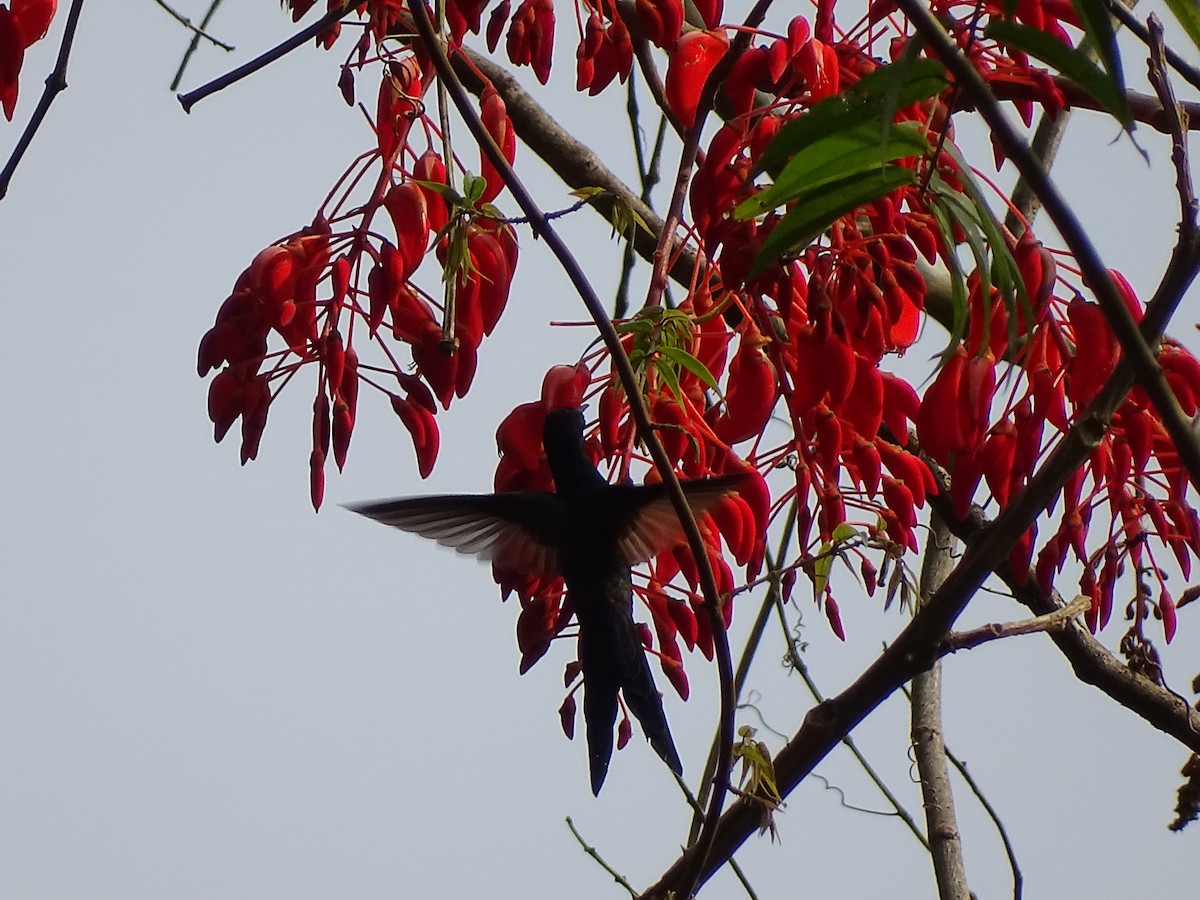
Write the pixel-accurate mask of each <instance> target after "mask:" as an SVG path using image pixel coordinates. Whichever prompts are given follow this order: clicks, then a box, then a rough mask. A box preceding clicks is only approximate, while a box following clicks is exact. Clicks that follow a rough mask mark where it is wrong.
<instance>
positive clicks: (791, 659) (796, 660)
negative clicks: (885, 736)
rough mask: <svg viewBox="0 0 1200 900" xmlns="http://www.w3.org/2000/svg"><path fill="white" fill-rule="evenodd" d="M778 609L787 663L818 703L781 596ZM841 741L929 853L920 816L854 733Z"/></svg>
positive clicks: (818, 692)
mask: <svg viewBox="0 0 1200 900" xmlns="http://www.w3.org/2000/svg"><path fill="white" fill-rule="evenodd" d="M775 609H776V611H777V613H778V614H779V624H780V627H781V628H782V629H783V636H784V644H785V646H786V647H787V656H788V663H789V664H790V665H791V667H792V669H793V670H794V671H795V672H796V673H797V674H799V676H800V677H801V679H803V681H804V684H805V686H806V687H807V688H808V692H809V693H810V694H812V698H813V699H814V700H816V701H817V703H818V704H820V703H824V702H825V696H824V694H822V693H821V689H820V688H819V687H817V683H816V681H815V680H814V679H813V677H812V673H811V672H810V671H809V669H808V664H807V663H805V662H804V659H803V658H802V657H801V656H800V654H799V653H798V652H797V651H796V646H795V643H794V641H793V640H792V639H791V632H790V631H789V630H788V621H787V612H786V611H785V610H784V608H783V603H782V602H780V601H779V600H778V599H777V600H776V602H775ZM842 745H843V746H844V747H845V748H846V749H847V750H849V751H850V755H851V756H853V757H854V759H855V760H856V761H857V762H858V764H859V766H861V767H862V770H863V771H864V772H866V773H867V777H868V778H870V779H871V781H872V782H873V783H874V784H875V787H876V788H878V789H879V793H881V794H883V796H884V799H886V800H887V802H888V803H890V804H891V806H892V809H893V810H895V814H896V817H897V818H899V819H900V821H902V822H903V823H904V824H905V825H907V826H908V830H909V831H911V832H912V835H913V837H915V838H916V839H917V841H918V842H919V843H920V844H921V846H922V847H924V848H925V852H927V853H928V852H929V839H928V838H927V837H925V833H924V832H923V831H921V826H920V825H919V824H917V820H916V819H914V818H913V815H912V813H910V812H909V811H908V808H907V807H906V806H905V805H904V804H903V803H901V802H900V798H899V797H897V796H896V795H895V794H893V793H892V789H891V788H889V787H888V786H887V782H885V781H884V780H883V776H882V775H880V774H879V773H878V772H877V771H875V767H874V766H872V765H871V764H870V763H869V762H867V758H866V757H865V756H863V753H862V751H861V750H859V749H858V744H856V743H855V742H854V738H853V737H851V736H850V734H849V733H847V734H846V735H845V736H844V737H843V738H842ZM810 774H815V773H810Z"/></svg>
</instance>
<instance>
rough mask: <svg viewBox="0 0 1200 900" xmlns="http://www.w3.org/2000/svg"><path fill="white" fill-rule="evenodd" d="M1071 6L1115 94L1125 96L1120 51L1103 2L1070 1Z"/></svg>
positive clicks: (1102, 0)
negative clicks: (1109, 79)
mask: <svg viewBox="0 0 1200 900" xmlns="http://www.w3.org/2000/svg"><path fill="white" fill-rule="evenodd" d="M1071 6H1073V7H1074V8H1075V12H1076V13H1078V15H1079V22H1080V24H1081V25H1083V30H1084V31H1085V32H1086V33H1087V36H1088V38H1090V39H1091V42H1092V44H1093V46H1095V48H1096V52H1097V53H1098V54H1099V56H1100V61H1101V62H1103V63H1104V68H1105V70H1106V71H1107V72H1108V74H1109V77H1110V78H1112V82H1113V86H1114V87H1115V88H1116V89H1117V92H1118V93H1119V94H1120V95H1121V96H1122V97H1124V96H1125V74H1124V73H1123V72H1122V71H1121V51H1120V49H1119V48H1118V47H1117V35H1116V32H1114V31H1113V22H1112V16H1111V15H1110V14H1109V12H1108V9H1107V7H1105V5H1104V0H1071Z"/></svg>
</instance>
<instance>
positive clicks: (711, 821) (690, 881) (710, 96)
mask: <svg viewBox="0 0 1200 900" xmlns="http://www.w3.org/2000/svg"><path fill="white" fill-rule="evenodd" d="M772 2H773V0H756V2H755V4H754V6H752V7H751V8H750V12H749V13H748V14H747V15H746V18H745V21H744V22H743V23H742V29H741V30H740V31H738V33H737V36H736V37H735V38H734V39H733V42H732V43H731V44H730V47H729V50H728V51H727V52H726V53H725V55H724V56H723V57H721V60H720V61H719V62H718V63H717V65H716V66H715V67H713V70H712V72H710V73H709V75H708V78H707V80H706V81H705V82H704V88H703V89H702V90H701V91H700V99H699V101H698V103H697V105H696V117H695V121H694V122H693V123H692V126H691V127H690V128H689V129H688V130H687V135H686V137H685V138H684V142H683V151H682V152H681V153H680V155H679V168H678V170H677V172H676V177H675V189H674V190H673V191H672V193H671V204H670V206H669V208H668V210H667V215H666V217H665V219H664V222H663V230H662V234H661V235H659V240H658V248H657V249H656V250H655V251H654V263H653V265H652V267H651V274H650V289H649V290H648V291H647V293H646V305H647V306H658V305H661V302H662V296H663V292H664V291H665V290H666V287H667V271H668V269H669V267H670V260H671V253H670V249H671V246H672V244H673V242H674V237H675V228H676V225H677V224H678V223H679V221H680V217H681V216H682V215H683V203H684V198H685V196H686V195H687V186H688V183H689V181H690V180H691V175H692V169H693V167H694V166H695V163H696V153H697V151H698V150H699V148H700V135H701V133H702V132H703V130H704V122H705V120H706V119H707V118H708V114H709V111H711V110H712V106H713V101H714V100H715V99H716V96H717V88H718V86H719V85H720V84H721V83H722V82H723V81H724V80H725V78H726V76H728V74H729V73H730V71H732V69H733V65H734V63H735V62H737V60H738V58H739V57H740V56H741V55H742V54H743V53H745V52H746V50H747V49H748V48H749V47H750V40H751V37H752V35H753V34H754V30H755V29H757V28H758V26H759V25H760V24H761V23H762V21H763V19H764V18H766V15H767V11H768V10H769V9H770V8H771V3H772ZM681 495H682V492H681ZM693 546H694V545H693ZM704 563H705V565H706V566H707V564H708V557H707V555H705V557H704ZM705 612H706V613H707V614H708V618H709V625H710V628H711V629H712V631H713V632H714V633H715V632H720V633H721V635H722V640H721V643H722V645H723V646H724V648H725V657H724V658H722V659H718V661H717V662H718V666H717V668H718V671H719V673H720V687H721V718H720V720H719V722H718V728H717V733H718V740H719V741H720V744H721V746H720V753H719V754H718V756H717V766H716V769H715V771H714V772H713V792H712V796H711V797H710V798H709V801H708V811H707V812H706V813H705V816H704V824H703V825H702V826H701V827H700V834H699V836H698V837H697V838H696V841H695V843H694V844H693V845H692V846H691V847H690V848H689V849H688V850H687V851H686V854H685V859H687V860H688V861H687V862H686V863H685V865H684V868H683V874H682V876H681V877H680V879H679V884H678V887H677V894H678V896H679V897H680V898H681V900H689V898H690V897H691V896H692V894H693V893H694V892H695V890H696V886H697V885H698V884H699V882H700V879H701V876H702V873H703V872H704V867H705V865H706V863H707V860H708V855H709V852H710V851H711V850H712V846H713V841H714V840H715V839H716V834H717V825H718V822H719V819H720V815H721V810H722V809H724V807H725V794H726V792H727V790H728V788H729V768H730V766H731V765H732V763H733V739H734V716H735V714H736V707H737V698H736V697H735V696H734V690H733V666H732V661H731V660H730V659H729V649H728V648H729V642H728V638H727V637H726V636H725V621H724V617H723V614H722V612H721V610H720V608H719V607H717V606H713V605H711V604H706V607H705Z"/></svg>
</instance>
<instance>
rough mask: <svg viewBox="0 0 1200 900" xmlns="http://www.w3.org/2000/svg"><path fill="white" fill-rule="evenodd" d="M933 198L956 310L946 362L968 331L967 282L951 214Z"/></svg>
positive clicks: (932, 210)
mask: <svg viewBox="0 0 1200 900" xmlns="http://www.w3.org/2000/svg"><path fill="white" fill-rule="evenodd" d="M931 184H932V181H931ZM932 198H933V201H932V202H931V203H930V204H929V212H930V213H931V214H932V215H933V220H934V221H935V222H936V223H937V226H938V231H939V232H941V235H942V243H943V244H944V245H945V246H946V247H947V248H948V249H949V251H950V252H949V253H947V254H946V268H947V270H948V271H949V273H950V306H951V308H952V309H953V310H954V321H953V322H952V323H951V325H950V340H949V342H948V343H947V345H946V349H945V350H944V351H942V361H943V362H945V361H946V360H947V359H949V357H950V354H951V353H952V352H953V350H954V347H955V346H957V344H958V342H959V341H960V340H962V336H963V334H965V333H966V330H967V281H966V277H965V275H964V274H963V270H962V265H961V264H960V263H959V261H958V254H957V253H955V252H954V246H955V244H954V229H953V228H951V227H950V214H949V212H948V211H947V209H946V204H945V202H944V201H943V200H942V199H941V198H940V197H939V196H938V195H937V194H936V193H933V194H932Z"/></svg>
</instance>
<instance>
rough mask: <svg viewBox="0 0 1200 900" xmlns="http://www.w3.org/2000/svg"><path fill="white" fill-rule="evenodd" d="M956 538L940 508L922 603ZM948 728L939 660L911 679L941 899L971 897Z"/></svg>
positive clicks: (949, 562)
mask: <svg viewBox="0 0 1200 900" xmlns="http://www.w3.org/2000/svg"><path fill="white" fill-rule="evenodd" d="M954 544H955V540H954V536H953V535H952V534H951V533H950V529H949V528H947V527H946V524H945V523H944V522H943V521H941V519H940V518H939V517H938V516H937V514H936V513H935V514H934V515H933V516H932V521H931V523H930V530H929V538H928V540H927V541H926V543H925V560H924V564H923V565H922V568H921V590H920V600H918V604H920V603H923V602H924V601H925V599H926V598H927V597H929V596H930V595H931V594H932V593H933V592H934V591H935V590H937V588H938V587H940V586H941V584H942V582H943V581H945V580H946V576H947V574H949V572H950V570H951V568H952V567H953V566H954V557H953V550H954ZM918 608H919V607H918ZM943 734H944V732H943V730H942V664H941V663H940V662H935V663H934V664H933V665H932V666H930V667H929V668H928V669H926V670H925V671H924V672H920V673H918V674H917V676H916V677H915V678H913V681H912V745H913V752H914V755H915V757H916V761H917V772H918V773H919V775H920V778H921V798H922V800H923V801H924V805H925V831H926V833H927V834H928V835H929V844H930V847H929V855H930V858H931V859H932V860H933V873H934V877H935V878H936V880H937V886H938V897H939V900H968V898H969V897H970V895H971V891H970V889H969V888H968V887H967V869H966V863H965V862H964V860H963V851H962V835H961V833H960V832H959V830H958V819H957V817H956V816H955V814H954V792H953V791H952V790H951V789H950V769H949V767H948V766H947V765H946V744H945V742H944V738H943Z"/></svg>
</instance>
